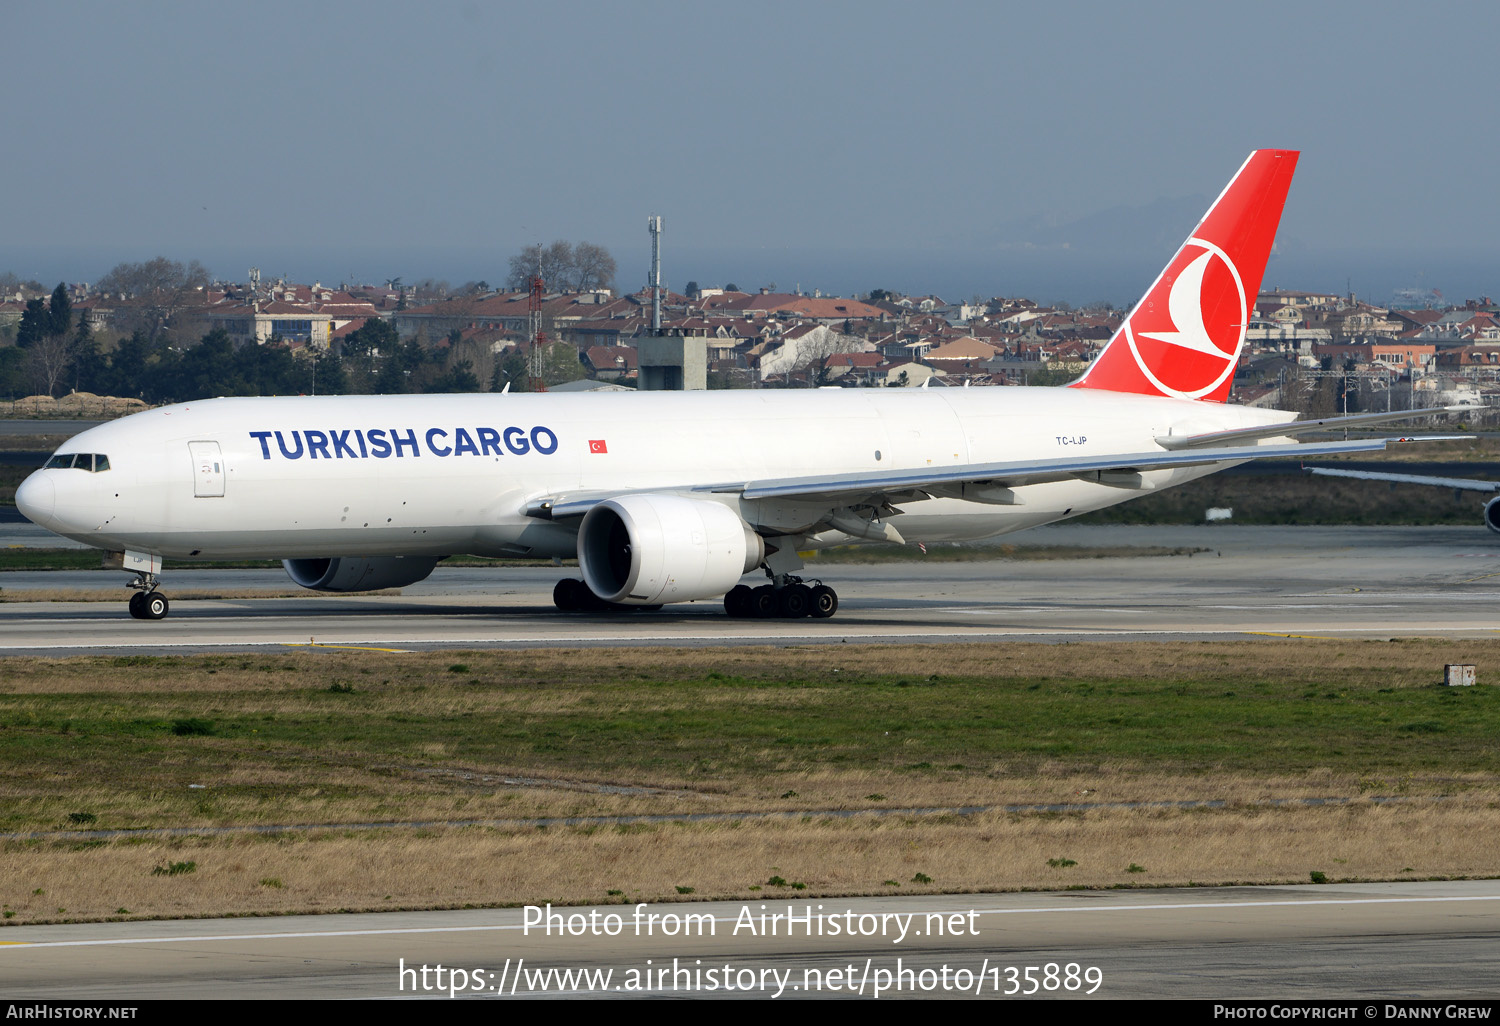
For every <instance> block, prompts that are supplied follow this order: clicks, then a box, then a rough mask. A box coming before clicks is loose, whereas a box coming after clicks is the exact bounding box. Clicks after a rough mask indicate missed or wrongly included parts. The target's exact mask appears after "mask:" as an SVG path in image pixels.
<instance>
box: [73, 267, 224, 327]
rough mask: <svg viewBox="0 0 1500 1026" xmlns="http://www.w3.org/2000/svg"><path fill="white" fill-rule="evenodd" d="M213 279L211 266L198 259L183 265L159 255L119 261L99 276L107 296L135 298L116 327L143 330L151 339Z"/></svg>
mask: <svg viewBox="0 0 1500 1026" xmlns="http://www.w3.org/2000/svg"><path fill="white" fill-rule="evenodd" d="M212 280H213V278H212V276H211V275H210V274H209V273H208V268H206V267H204V266H203V265H202V264H200V263H199V262H198V261H196V260H194V261H192V262H191V263H189V264H187V265H186V266H184V265H183V264H180V263H178V262H177V261H175V260H168V259H167V258H166V257H162V256H159V257H156V258H155V259H153V260H147V261H146V262H145V263H143V264H132V263H128V262H127V263H121V264H116V265H115V267H114V269H113V270H111V271H110V272H109V273H108V274H106V275H105V276H104V277H103V278H100V279H99V283H98V285H97V288H98V290H99V291H100V292H102V293H104V294H106V295H120V296H125V297H127V298H129V299H133V300H136V303H135V305H134V306H131V307H127V308H125V309H123V310H120V311H119V312H118V314H117V317H118V320H117V326H118V327H119V328H120V329H121V330H129V331H137V330H139V331H144V332H145V333H146V335H147V337H148V338H151V339H155V338H157V337H158V336H160V335H161V333H162V332H163V331H165V330H166V329H167V328H169V327H170V326H171V322H172V318H173V317H175V316H176V315H177V314H178V313H179V312H180V311H181V310H182V309H183V307H185V306H186V305H187V303H188V300H189V299H191V298H192V297H193V296H194V295H195V294H196V293H197V292H198V291H199V290H200V289H203V288H204V287H206V286H207V285H208V284H209V283H210V282H211V281H212Z"/></svg>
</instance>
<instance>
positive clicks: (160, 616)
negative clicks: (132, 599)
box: [141, 591, 172, 620]
mask: <svg viewBox="0 0 1500 1026" xmlns="http://www.w3.org/2000/svg"><path fill="white" fill-rule="evenodd" d="M171 608H172V607H171V604H170V603H168V602H167V597H166V596H165V595H163V594H162V593H161V592H159V591H153V592H152V593H151V594H149V595H147V596H146V597H145V598H144V599H143V600H142V601H141V609H142V610H143V611H144V612H145V614H146V616H145V618H146V619H147V620H165V619H166V618H167V613H168V612H169V611H170V610H171Z"/></svg>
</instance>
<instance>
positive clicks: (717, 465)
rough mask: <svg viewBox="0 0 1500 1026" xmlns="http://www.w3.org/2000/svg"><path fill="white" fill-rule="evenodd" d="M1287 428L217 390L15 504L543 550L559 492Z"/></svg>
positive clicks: (263, 551) (362, 551) (1111, 402)
mask: <svg viewBox="0 0 1500 1026" xmlns="http://www.w3.org/2000/svg"><path fill="white" fill-rule="evenodd" d="M1290 419H1292V415H1291V414H1289V413H1283V412H1280V411H1275V410H1260V409H1252V408H1248V407H1236V406H1224V405H1219V404H1215V403H1203V402H1189V401H1182V400H1176V399H1164V398H1152V397H1147V396H1140V395H1130V394H1120V393H1108V392H1100V391H1086V390H1078V389H1071V388H972V389H819V390H814V391H780V390H766V391H712V392H613V393H605V394H567V395H562V394H493V393H492V394H481V395H410V396H406V395H403V396H328V397H322V396H320V397H288V398H254V399H213V400H206V401H202V402H194V403H186V404H182V405H177V406H169V407H164V408H161V409H157V410H150V411H147V412H145V413H139V414H136V415H134V416H131V417H126V418H124V419H122V420H119V421H114V422H112V423H109V424H105V425H102V426H100V427H96V428H92V429H90V430H88V431H85V432H83V433H81V434H79V435H77V436H76V437H74V438H73V439H71V440H70V441H69V442H68V443H67V444H65V445H64V446H63V447H62V448H61V449H59V450H58V451H59V453H94V454H101V455H105V456H107V457H108V459H109V469H107V470H104V471H99V472H90V471H87V470H82V469H73V468H68V469H47V470H41V471H38V472H37V473H36V474H35V475H33V476H32V477H31V478H28V479H27V481H26V482H24V483H23V485H22V489H21V491H20V492H18V496H17V501H18V504H20V505H21V506H22V508H23V510H25V511H26V512H27V513H28V515H31V516H32V518H33V519H35V520H37V522H38V523H40V524H42V526H44V527H47V528H49V529H50V530H52V531H55V532H56V533H58V534H60V535H64V536H66V537H68V538H72V539H75V540H77V541H80V542H84V543H86V544H89V545H93V546H97V547H100V548H103V549H109V550H133V551H137V552H144V553H151V554H154V555H161V556H166V557H170V558H175V559H225V558H279V559H284V558H297V557H329V556H373V555H413V556H426V555H431V556H444V555H450V554H453V553H474V554H480V555H516V556H534V557H539V558H547V557H552V556H572V555H573V554H574V548H575V544H576V533H575V527H576V523H575V524H574V525H572V526H570V525H568V524H566V523H561V522H559V523H554V522H549V521H547V520H544V519H537V518H536V517H533V516H528V515H527V513H526V509H527V506H528V503H530V502H532V501H534V500H536V499H538V498H542V497H568V496H577V495H592V494H602V495H615V494H621V493H626V492H635V491H646V490H661V491H684V490H687V489H692V488H696V487H702V486H707V485H735V484H743V483H746V482H750V481H765V480H768V479H769V480H782V479H791V478H799V477H809V476H814V475H828V474H838V473H851V472H860V471H898V470H902V469H923V468H932V467H944V466H953V465H959V464H978V463H993V462H1001V461H1016V460H1031V459H1050V458H1062V457H1080V456H1093V455H1098V456H1106V455H1110V454H1114V453H1142V452H1151V451H1158V450H1159V449H1160V447H1159V446H1158V444H1157V443H1156V442H1155V439H1156V438H1157V437H1160V436H1163V435H1168V434H1176V435H1185V434H1197V433H1203V432H1209V431H1217V430H1226V429H1231V428H1240V427H1250V426H1259V425H1269V424H1277V423H1282V422H1285V421H1289V420H1290ZM215 457H217V458H216V459H215ZM1227 465H1228V464H1217V465H1210V466H1206V467H1192V468H1186V469H1175V470H1157V471H1149V472H1147V473H1145V474H1144V475H1142V478H1143V487H1141V488H1130V487H1117V486H1113V485H1108V484H1100V483H1098V482H1097V481H1093V482H1090V481H1082V480H1067V481H1057V482H1051V483H1046V484H1033V485H1027V486H1023V487H1021V488H1018V489H1016V494H1017V497H1018V499H1019V502H1018V504H1015V505H1003V506H1001V505H991V504H981V503H973V502H964V501H959V500H955V499H923V500H918V501H907V502H901V503H898V506H899V508H900V510H901V511H902V512H901V514H900V516H899V517H898V518H896V520H895V522H896V523H897V524H898V526H899V529H900V533H901V535H902V536H903V537H904V538H906V539H907V540H908V541H956V540H969V539H977V538H984V537H989V536H992V535H996V534H1001V533H1005V532H1008V531H1015V530H1020V529H1022V528H1026V527H1033V526H1036V525H1038V524H1044V523H1049V522H1051V521H1055V520H1059V519H1062V518H1064V517H1069V516H1074V515H1077V514H1080V513H1084V512H1088V511H1090V510H1094V509H1099V508H1102V507H1104V506H1109V505H1113V504H1115V503H1117V502H1122V501H1124V500H1126V499H1129V498H1133V497H1135V496H1138V495H1141V494H1143V493H1144V492H1146V491H1151V490H1155V489H1159V488H1163V487H1168V486H1171V485H1175V484H1180V483H1182V482H1184V481H1189V480H1192V479H1194V478H1198V477H1202V476H1203V475H1205V474H1208V473H1212V472H1213V471H1214V470H1217V469H1220V468H1222V467H1223V466H1227ZM716 501H724V502H726V503H727V504H729V505H731V507H732V508H734V509H736V510H737V511H738V512H739V513H740V514H741V516H743V517H744V519H745V520H746V522H747V523H749V524H750V525H751V526H752V527H755V528H757V529H759V530H761V531H762V533H768V534H778V533H784V534H797V533H799V532H800V533H804V534H809V535H810V536H811V537H812V541H811V544H826V543H828V542H830V541H834V540H846V536H843V535H839V534H837V532H830V531H827V530H826V529H825V530H823V531H822V532H821V533H819V532H816V531H813V532H807V531H804V530H803V528H805V527H806V525H807V524H811V523H816V520H817V517H818V516H819V515H821V514H826V512H827V509H826V507H824V508H823V509H822V510H820V509H819V508H818V506H817V504H816V503H807V502H802V503H794V504H787V503H781V504H778V503H775V502H772V501H770V500H762V501H759V502H752V501H746V500H743V499H740V498H739V497H737V496H735V495H733V494H732V493H725V494H721V495H719V498H718V499H717V500H716ZM809 518H811V519H809ZM799 525H800V526H799Z"/></svg>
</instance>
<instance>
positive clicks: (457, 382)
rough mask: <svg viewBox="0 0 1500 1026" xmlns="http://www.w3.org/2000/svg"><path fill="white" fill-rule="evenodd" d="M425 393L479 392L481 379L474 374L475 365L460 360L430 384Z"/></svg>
mask: <svg viewBox="0 0 1500 1026" xmlns="http://www.w3.org/2000/svg"><path fill="white" fill-rule="evenodd" d="M423 391H424V392H478V391H481V389H480V387H479V378H478V377H477V376H476V375H475V374H474V365H473V364H472V363H470V362H469V361H468V360H458V361H457V362H455V363H454V364H453V366H451V367H449V368H448V369H447V370H446V371H444V372H443V373H442V374H440V375H438V376H437V377H436V378H433V379H432V381H430V382H428V384H427V387H426V388H425V389H423Z"/></svg>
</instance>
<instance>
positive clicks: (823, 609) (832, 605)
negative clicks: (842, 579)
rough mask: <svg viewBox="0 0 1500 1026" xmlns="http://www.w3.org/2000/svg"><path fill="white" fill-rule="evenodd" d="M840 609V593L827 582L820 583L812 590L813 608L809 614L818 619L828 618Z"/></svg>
mask: <svg viewBox="0 0 1500 1026" xmlns="http://www.w3.org/2000/svg"><path fill="white" fill-rule="evenodd" d="M838 611H839V593H838V592H836V591H834V590H833V589H832V588H830V587H829V586H828V585H826V584H820V585H818V586H817V587H816V588H814V589H813V590H812V608H811V609H810V610H809V611H808V615H810V616H812V617H814V618H815V619H818V620H826V619H827V618H828V617H830V616H832V615H833V614H834V613H837V612H838Z"/></svg>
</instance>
